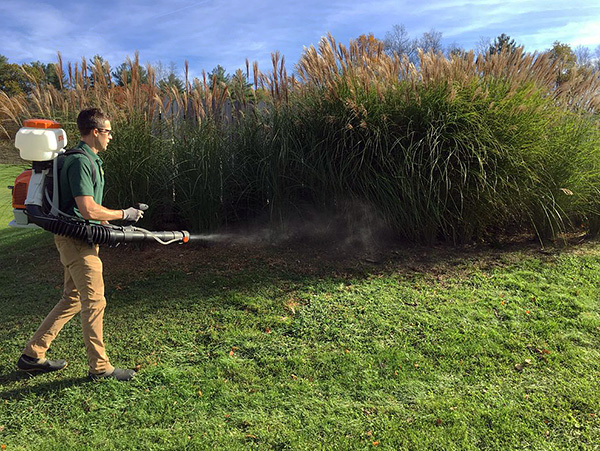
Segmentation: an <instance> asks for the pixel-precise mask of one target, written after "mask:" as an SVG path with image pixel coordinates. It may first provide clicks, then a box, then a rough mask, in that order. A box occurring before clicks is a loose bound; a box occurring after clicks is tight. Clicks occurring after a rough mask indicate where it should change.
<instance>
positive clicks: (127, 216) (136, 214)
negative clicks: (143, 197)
mask: <svg viewBox="0 0 600 451" xmlns="http://www.w3.org/2000/svg"><path fill="white" fill-rule="evenodd" d="M143 216H144V212H143V211H142V210H138V209H137V208H134V207H129V208H128V209H126V210H123V220H124V221H132V222H138V221H139V220H140V219H141V218H142V217H143Z"/></svg>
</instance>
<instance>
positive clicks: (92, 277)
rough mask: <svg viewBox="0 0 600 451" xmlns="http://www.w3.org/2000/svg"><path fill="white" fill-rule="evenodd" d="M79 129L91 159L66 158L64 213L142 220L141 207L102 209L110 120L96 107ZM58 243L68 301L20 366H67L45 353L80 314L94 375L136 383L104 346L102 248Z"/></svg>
mask: <svg viewBox="0 0 600 451" xmlns="http://www.w3.org/2000/svg"><path fill="white" fill-rule="evenodd" d="M77 127H78V128H79V132H80V134H81V141H80V142H79V144H78V145H77V146H76V148H79V149H82V150H83V151H85V152H86V153H87V155H83V154H72V155H69V156H68V157H67V158H66V159H65V162H64V166H63V168H62V170H61V173H60V185H59V187H60V210H61V211H63V212H65V213H67V214H70V215H73V216H77V217H80V218H83V219H87V220H89V221H90V222H96V223H103V224H106V223H107V222H108V221H110V220H114V219H124V220H128V221H137V220H139V219H140V218H141V217H142V215H143V213H142V211H141V210H138V209H136V208H133V207H130V208H128V209H126V210H110V209H108V208H106V207H103V206H102V196H103V191H104V171H103V170H102V160H100V158H99V157H98V153H99V152H103V151H105V150H106V148H107V147H108V143H109V142H110V140H111V139H112V128H111V124H110V120H109V118H108V116H107V115H106V114H104V113H103V112H102V111H101V110H100V109H97V108H91V109H87V110H83V111H81V113H79V116H78V117H77ZM92 165H94V166H95V168H93V167H92ZM94 173H95V176H94ZM54 242H55V244H56V247H57V249H58V252H59V254H60V261H61V263H62V264H63V266H64V274H65V276H64V292H63V297H62V299H61V300H60V301H59V302H58V304H56V306H55V307H54V309H53V310H52V311H51V312H50V313H49V314H48V316H47V317H46V319H45V320H44V322H43V323H42V324H41V326H40V327H39V329H38V330H37V332H36V333H35V334H34V336H33V338H32V339H31V340H30V341H29V343H27V345H26V346H25V349H24V350H23V355H22V356H21V358H20V359H19V361H18V362H17V368H18V369H19V370H22V371H26V372H28V373H47V372H50V371H57V370H61V369H63V368H64V367H66V366H67V362H66V361H65V360H47V359H46V358H45V354H46V351H47V350H48V348H49V347H50V344H51V343H52V341H53V340H54V338H56V336H57V335H58V333H59V332H60V330H61V329H62V327H63V326H64V325H65V324H66V323H67V322H68V321H69V320H70V319H71V318H73V316H75V315H76V314H77V313H81V324H82V328H83V338H84V342H85V349H86V353H87V359H88V364H89V377H90V378H91V379H100V378H112V379H117V380H119V381H128V380H131V379H132V378H133V376H134V375H135V371H133V370H128V369H121V368H115V367H113V366H112V365H111V364H110V362H109V360H108V356H107V355H106V350H105V347H104V340H103V334H102V322H103V317H104V308H105V306H106V299H105V298H104V281H103V278H102V262H101V261H100V258H99V257H98V245H89V244H87V243H86V242H84V241H80V240H77V239H74V238H68V237H63V236H59V235H55V236H54Z"/></svg>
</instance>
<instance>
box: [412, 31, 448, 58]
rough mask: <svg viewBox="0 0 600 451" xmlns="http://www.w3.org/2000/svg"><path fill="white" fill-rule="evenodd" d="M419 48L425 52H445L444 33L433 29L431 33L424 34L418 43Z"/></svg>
mask: <svg viewBox="0 0 600 451" xmlns="http://www.w3.org/2000/svg"><path fill="white" fill-rule="evenodd" d="M417 47H418V48H420V49H421V50H423V51H424V52H433V53H438V52H441V51H442V50H443V47H442V32H441V31H436V30H435V29H434V28H432V29H431V30H429V31H426V32H425V33H423V36H421V39H419V41H418V43H417Z"/></svg>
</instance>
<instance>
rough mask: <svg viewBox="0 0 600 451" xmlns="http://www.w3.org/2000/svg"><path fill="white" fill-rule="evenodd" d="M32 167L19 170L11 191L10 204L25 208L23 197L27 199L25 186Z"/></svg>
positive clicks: (27, 185)
mask: <svg viewBox="0 0 600 451" xmlns="http://www.w3.org/2000/svg"><path fill="white" fill-rule="evenodd" d="M32 173H33V170H32V169H27V170H26V171H23V172H21V174H19V176H17V178H16V180H15V187H14V188H13V192H12V206H13V208H18V209H21V210H25V199H27V188H28V187H29V180H30V179H31V174H32Z"/></svg>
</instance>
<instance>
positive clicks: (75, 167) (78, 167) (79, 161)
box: [59, 141, 104, 223]
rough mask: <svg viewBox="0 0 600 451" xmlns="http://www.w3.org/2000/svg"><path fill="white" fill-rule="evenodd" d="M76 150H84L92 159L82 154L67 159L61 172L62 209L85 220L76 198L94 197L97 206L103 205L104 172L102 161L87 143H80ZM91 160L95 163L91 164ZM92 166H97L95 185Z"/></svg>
mask: <svg viewBox="0 0 600 451" xmlns="http://www.w3.org/2000/svg"><path fill="white" fill-rule="evenodd" d="M75 149H82V150H84V151H85V152H87V154H88V155H89V156H90V158H88V157H87V156H86V155H81V154H74V155H69V156H68V157H66V159H65V162H64V165H63V167H62V170H61V172H60V188H59V189H60V209H61V211H62V212H64V213H66V214H68V215H72V216H77V217H79V218H83V216H81V213H80V212H79V209H78V208H77V204H76V203H75V197H77V196H92V197H93V198H94V201H95V202H96V203H97V204H100V205H102V196H103V193H104V170H103V169H102V160H101V159H100V157H98V155H97V154H95V153H94V151H93V150H92V149H91V148H90V146H88V145H87V144H86V143H84V142H83V141H79V144H77V145H76V146H75ZM90 159H91V161H92V162H93V163H90ZM91 164H95V165H96V183H93V179H92V167H91ZM90 222H94V223H100V221H90Z"/></svg>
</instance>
